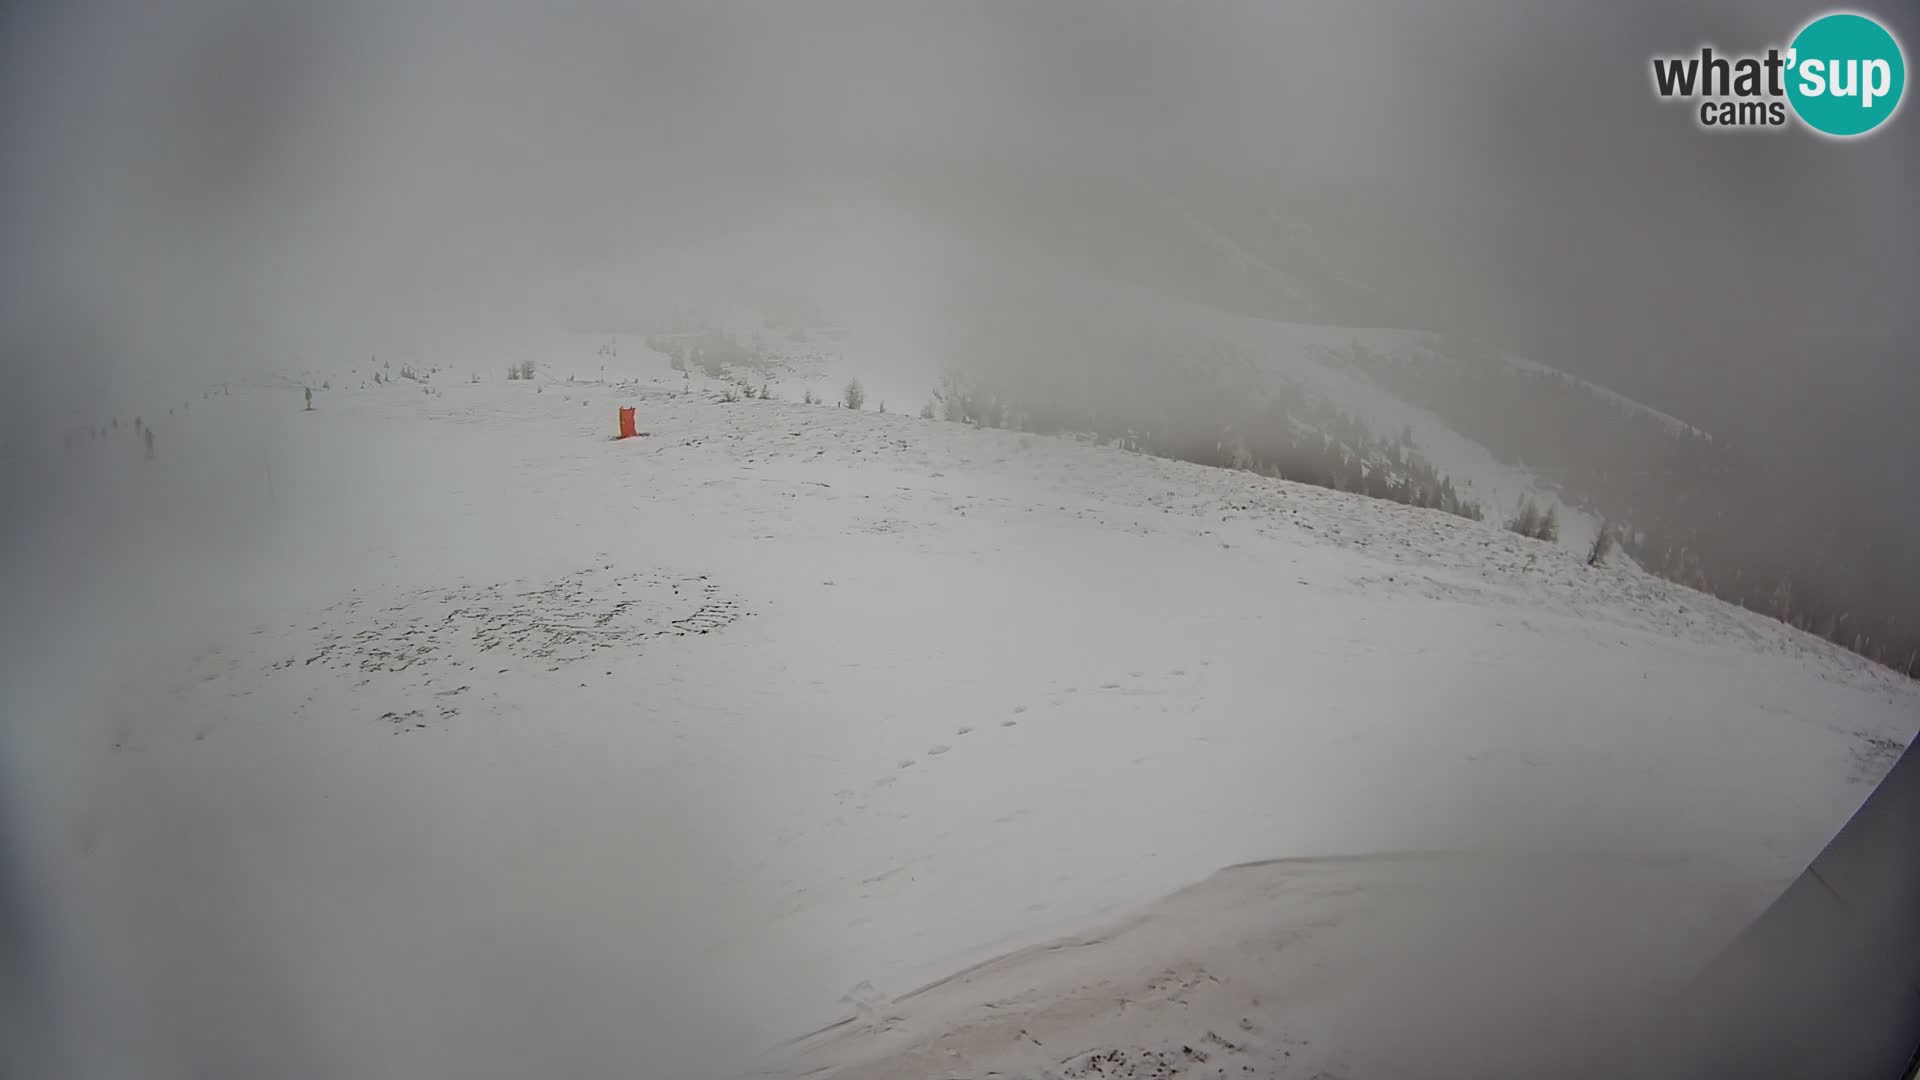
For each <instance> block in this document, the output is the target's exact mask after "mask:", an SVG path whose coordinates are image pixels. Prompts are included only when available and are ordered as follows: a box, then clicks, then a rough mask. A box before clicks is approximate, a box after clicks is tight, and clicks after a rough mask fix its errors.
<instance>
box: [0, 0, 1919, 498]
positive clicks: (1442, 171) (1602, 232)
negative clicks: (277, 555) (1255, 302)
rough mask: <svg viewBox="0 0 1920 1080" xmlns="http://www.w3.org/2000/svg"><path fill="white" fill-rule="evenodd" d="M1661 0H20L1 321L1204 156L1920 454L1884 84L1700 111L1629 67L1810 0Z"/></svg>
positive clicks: (1693, 364) (1908, 217)
mask: <svg viewBox="0 0 1920 1080" xmlns="http://www.w3.org/2000/svg"><path fill="white" fill-rule="evenodd" d="M1679 7H1680V5H1673V4H1668V3H1657V2H1638V0H1636V2H1627V3H1612V4H1604V5H1567V4H1559V3H1546V2H1519V0H1448V2H1438V0H1400V2H1392V3H1389V2H1383V0H1365V2H1360V3H1347V4H1340V5H1313V6H1311V7H1310V8H1298V9H1296V8H1294V7H1291V6H1288V5H1278V4H1260V3H1230V4H1229V3H1180V4H1167V3H1152V2H1145V0H1118V2H1106V0H1102V2H1098V3H1096V2H1091V0H1085V2H1073V3H1064V4H1023V3H986V4H899V3H879V2H873V3H848V2H843V0H830V2H820V3H808V4H791V5H785V4H701V3H691V2H690V3H669V4H645V3H610V2H609V3H598V2H587V3H570V2H560V3H554V4H541V5H530V4H507V3H498V4H489V3H484V2H475V3H454V2H452V0H445V2H401V3H375V2H371V0H364V2H348V3H341V4H324V5H322V4H303V3H291V2H268V3H242V2H237V0H158V2H156V0H119V2H105V3H94V2H85V0H74V2H69V3H52V4H38V5H34V4H25V5H14V6H11V7H10V8H9V10H8V13H7V15H6V16H5V18H6V19H7V22H6V23H5V24H4V26H5V30H4V35H5V37H4V42H5V45H4V47H5V57H4V60H5V62H4V63H0V80H4V82H3V83H0V101H4V102H5V104H4V105H0V109H4V117H5V128H4V133H5V137H6V140H7V147H8V153H7V154H6V155H5V162H4V166H0V167H4V169H5V173H4V187H0V192H4V194H5V204H4V221H5V231H4V234H0V236H4V239H5V241H6V244H5V250H6V254H5V256H3V257H0V258H4V260H5V262H4V264H0V268H3V269H4V273H5V278H4V282H5V286H6V289H5V299H4V303H5V307H4V309H0V317H4V318H5V319H7V320H8V328H9V333H10V334H13V335H14V336H15V337H16V339H17V337H18V334H19V331H18V326H19V325H21V322H22V320H23V319H27V320H28V321H30V322H31V321H32V320H34V319H37V320H39V321H40V322H41V323H44V322H45V320H46V319H47V316H48V313H49V312H58V313H59V314H60V315H61V316H62V317H64V318H65V319H67V320H69V321H71V322H77V323H81V324H84V325H86V326H88V327H89V330H90V332H91V333H93V334H95V335H97V336H98V338H99V341H98V344H97V345H96V346H95V347H94V348H92V349H90V350H75V351H76V352H78V351H87V352H88V353H89V355H92V356H94V357H95V358H96V359H95V360H94V361H93V362H94V363H97V364H107V365H108V366H109V367H111V366H112V364H113V363H124V362H125V360H126V358H125V355H124V354H125V353H126V351H127V350H126V348H125V345H126V338H127V336H128V335H129V334H134V332H133V331H132V330H130V329H128V328H129V327H131V326H134V325H137V326H139V328H140V329H139V331H138V332H137V334H134V336H137V337H138V338H139V340H140V341H141V342H142V343H143V348H144V350H145V352H146V353H147V357H146V359H145V360H144V361H143V363H146V364H148V365H152V364H160V363H165V362H167V361H164V360H162V359H161V357H162V356H169V355H174V354H182V353H211V352H218V351H222V350H239V349H244V348H247V347H249V346H248V345H247V343H248V342H251V341H257V340H259V335H260V334H261V333H262V331H263V328H264V329H265V330H271V329H272V328H273V327H274V326H276V325H278V324H279V323H281V322H284V321H285V320H286V319H288V318H292V317H294V316H295V315H302V316H304V315H310V314H312V313H313V312H314V311H317V310H326V311H331V312H334V313H336V314H341V313H345V314H349V315H351V316H353V317H355V318H357V319H362V320H366V321H371V320H373V319H375V318H376V317H393V318H399V319H402V320H404V319H405V318H407V317H408V316H409V315H410V314H412V313H417V312H420V311H425V310H429V309H431V310H433V311H434V312H436V318H438V317H441V314H443V313H444V314H452V315H454V316H456V317H457V316H458V315H459V313H461V312H462V311H470V312H473V313H474V314H475V316H476V317H478V314H479V313H480V312H486V313H488V314H489V315H491V316H493V317H502V315H503V313H510V312H519V311H523V310H524V311H525V312H526V313H527V314H528V317H537V315H538V312H539V307H538V305H539V302H540V298H541V297H542V295H543V293H545V292H546V291H549V290H554V289H560V288H563V287H566V283H570V282H573V281H577V280H578V279H579V277H580V275H581V274H583V273H585V274H591V273H594V272H597V271H599V270H601V269H604V268H605V267H607V266H609V265H612V264H618V263H641V264H645V263H649V262H650V261H651V262H657V261H658V260H659V258H660V256H661V253H662V252H666V251H672V250H680V249H682V248H684V246H685V245H686V244H697V243H699V242H700V241H701V240H702V238H710V237H711V236H713V235H715V234H717V233H722V232H726V231H727V230H730V229H731V230H735V231H739V230H742V229H746V228H747V227H748V226H749V225H756V226H757V225H763V224H765V223H767V222H770V221H775V220H778V219H779V218H780V217H781V216H782V215H785V214H792V213H797V212H799V211H800V209H802V208H806V207H810V206H812V205H814V204H815V203H816V202H817V201H818V200H820V199H822V198H832V197H835V195H834V193H836V192H837V193H838V194H837V197H838V198H839V199H840V201H841V202H842V203H843V204H846V203H852V204H853V205H856V206H857V205H858V201H859V200H860V199H862V198H867V197H873V198H875V199H878V198H880V197H881V194H880V193H882V192H884V197H885V198H887V199H890V200H895V201H905V202H908V203H911V202H912V201H913V200H914V199H915V197H916V193H915V191H914V190H912V189H913V183H914V181H912V180H908V181H905V182H904V183H903V182H902V181H901V180H900V177H901V176H903V175H905V176H913V175H915V174H913V173H911V172H908V173H904V174H903V173H901V172H899V171H898V170H897V168H896V167H897V166H898V165H899V163H901V162H903V161H909V160H914V159H916V157H917V156H925V155H936V156H939V157H943V158H945V159H947V160H955V161H966V160H978V161H988V162H993V163H995V167H998V168H1002V169H1006V170H1010V171H1012V172H1015V173H1021V172H1025V173H1031V174H1034V175H1040V174H1065V175H1072V176H1075V177H1078V178H1079V179H1078V181H1077V182H1079V183H1081V184H1083V185H1096V184H1099V183H1101V179H1100V178H1101V177H1113V178H1116V179H1115V181H1114V182H1115V183H1118V182H1119V180H1118V179H1117V178H1119V177H1128V178H1129V180H1130V182H1143V181H1144V182H1149V183H1151V184H1154V185H1158V186H1160V187H1162V188H1164V189H1166V190H1169V191H1180V190H1183V187H1182V185H1185V184H1189V183H1191V182H1194V178H1196V177H1199V176H1202V175H1206V176H1210V177H1217V176H1222V175H1224V176H1229V177H1239V178H1242V179H1248V180H1251V181H1254V182H1257V183H1261V184H1271V185H1272V186H1273V187H1274V189H1275V190H1276V192H1285V191H1286V190H1288V189H1289V188H1292V187H1300V188H1305V187H1307V186H1310V185H1319V186H1320V188H1322V189H1324V188H1326V187H1329V186H1331V187H1333V188H1335V189H1339V190H1345V191H1349V192H1351V193H1352V198H1353V199H1354V200H1355V201H1356V202H1357V204H1358V206H1359V207H1360V209H1361V211H1362V212H1363V213H1364V214H1365V215H1366V217H1367V218H1368V219H1370V220H1373V221H1377V222H1379V223H1381V225H1380V227H1381V228H1383V229H1392V230H1396V232H1394V233H1393V235H1395V236H1400V235H1404V237H1405V241H1404V244H1405V250H1404V252H1402V253H1400V254H1403V255H1404V257H1403V258H1400V259H1396V260H1393V261H1394V262H1395V264H1397V265H1402V266H1404V267H1406V268H1408V272H1407V273H1406V274H1404V275H1401V276H1393V277H1387V278H1385V279H1383V280H1382V281H1381V282H1379V283H1377V284H1379V285H1380V287H1381V288H1383V289H1384V290H1385V291H1386V292H1387V293H1388V294H1389V296H1388V298H1389V299H1391V300H1394V301H1405V302H1407V303H1405V304H1403V305H1401V306H1402V307H1409V306H1410V307H1412V308H1413V309H1415V310H1418V311H1423V312H1424V311H1431V312H1435V313H1436V314H1437V316H1440V317H1445V318H1446V319H1448V320H1449V321H1453V322H1456V323H1457V324H1460V325H1467V326H1472V327H1475V328H1478V329H1479V330H1481V331H1482V332H1483V333H1486V334H1488V335H1489V336H1492V337H1495V338H1497V339H1500V340H1503V341H1507V342H1509V343H1511V344H1512V345H1514V346H1515V347H1517V348H1520V349H1522V350H1524V351H1527V352H1529V353H1530V354H1532V355H1534V356H1535V357H1537V358H1539V359H1541V360H1543V361H1546V362H1548V363H1553V364H1557V365H1559V366H1563V367H1567V368H1570V369H1573V370H1577V371H1579V372H1581V373H1583V374H1585V375H1588V376H1589V377H1592V378H1596V379H1598V380H1600V381H1603V382H1607V383H1610V384H1613V385H1616V386H1617V387H1618V388H1620V389H1622V390H1624V391H1626V392H1628V393H1630V394H1634V395H1636V396H1640V397H1643V398H1646V399H1648V400H1650V401H1652V402H1654V403H1655V404H1658V405H1661V406H1663V407H1665V408H1668V409H1669V410H1670V411H1673V412H1676V413H1680V414H1683V415H1686V416H1688V417H1689V418H1693V419H1696V420H1697V421H1698V422H1700V423H1701V424H1703V425H1704V426H1707V427H1709V428H1710V429H1715V430H1719V431H1727V432H1733V433H1735V434H1737V435H1740V436H1744V437H1747V438H1754V439H1764V440H1767V441H1768V442H1769V443H1770V444H1771V445H1775V446H1787V445H1791V446H1794V447H1802V446H1805V447H1815V446H1821V447H1827V448H1829V449H1831V448H1832V447H1834V446H1835V445H1836V444H1838V443H1844V444H1845V445H1846V448H1847V452H1849V453H1853V454H1858V455H1868V456H1873V457H1875V458H1877V459H1882V460H1884V459H1885V457H1886V456H1887V455H1888V454H1894V455H1905V456H1906V460H1908V461H1911V462H1913V463H1914V464H1915V466H1916V467H1920V453H1916V451H1915V444H1916V440H1920V436H1916V435H1914V434H1912V433H1911V432H1910V429H1912V428H1913V427H1914V425H1911V424H1908V423H1906V422H1905V421H1906V418H1907V414H1908V410H1910V408H1911V406H1912V403H1913V402H1914V401H1916V400H1917V399H1920V377H1916V374H1915V364H1914V362H1913V353H1912V348H1911V343H1912V342H1913V341H1914V338H1915V335H1914V331H1915V330H1916V329H1917V328H1920V327H1916V320H1920V316H1916V314H1915V305H1914V303H1913V302H1912V298H1913V297H1914V296H1916V295H1920V289H1916V287H1915V286H1916V263H1920V211H1917V210H1916V209H1915V206H1914V202H1915V200H1914V199H1913V196H1912V193H1913V192H1914V191H1916V190H1920V184H1917V183H1916V181H1920V175H1917V172H1920V126H1916V121H1915V119H1914V117H1913V114H1912V110H1911V108H1907V109H1905V110H1903V113H1902V115H1901V116H1899V117H1897V118H1896V119H1895V121H1894V122H1893V124H1892V125H1891V127H1890V128H1889V129H1887V130H1884V131H1883V132H1882V133H1880V134H1877V135H1875V136H1873V137H1871V138H1868V139H1866V140H1862V141H1855V142H1853V143H1847V144H1841V143H1836V142H1830V141H1825V140H1821V139H1817V138H1814V137H1812V136H1810V135H1808V134H1805V133H1803V132H1789V133H1772V134H1753V135H1709V134H1705V133H1702V132H1700V131H1699V130H1697V129H1696V128H1695V126H1694V124H1693V122H1692V119H1691V116H1690V114H1689V113H1688V112H1687V108H1686V106H1684V105H1677V104H1666V103H1660V102H1657V101H1655V100H1654V99H1653V97H1652V95H1651V93H1650V91H1649V86H1648V77H1647V64H1648V58H1649V56H1650V55H1651V54H1652V53H1653V52H1656V51H1673V52H1680V51H1685V50H1688V49H1691V48H1694V47H1697V46H1698V45H1699V44H1701V43H1703V42H1712V43H1714V44H1716V45H1718V46H1720V47H1722V48H1724V49H1730V50H1731V49H1746V48H1754V49H1758V48H1761V47H1764V46H1766V45H1769V44H1778V43H1784V41H1785V39H1786V38H1787V36H1788V35H1789V34H1790V32H1791V31H1792V30H1793V29H1794V28H1795V27H1797V26H1798V25H1799V24H1800V23H1801V22H1802V21H1804V20H1805V19H1806V18H1807V17H1808V16H1809V15H1811V14H1813V13H1814V9H1813V8H1811V7H1807V6H1805V5H1801V4H1794V3H1783V2H1780V0H1724V2H1717V3H1714V2H1703V3H1697V4H1691V5H1685V8H1686V10H1684V11H1682V10H1673V9H1676V8H1679ZM1876 14H1880V15H1883V16H1891V18H1890V19H1889V21H1890V23H1891V24H1892V25H1894V26H1895V28H1896V32H1897V33H1900V34H1902V36H1903V37H1904V39H1905V40H1907V41H1908V42H1912V41H1916V40H1920V23H1916V21H1915V18H1914V17H1913V16H1912V15H1909V14H1907V13H1906V12H1904V11H1901V12H1894V11H1891V10H1888V11H1881V12H1876ZM903 188H904V190H903ZM1196 190H1197V189H1196ZM843 220H844V219H843ZM876 220H878V219H877V218H876ZM876 227H879V226H876ZM1323 242H1326V243H1331V244H1336V245H1337V244H1338V243H1339V242H1340V240H1339V237H1337V236H1335V237H1333V238H1331V239H1329V240H1325V241H1323ZM895 254H896V255H897V254H898V252H896V253H895ZM767 257H768V258H773V257H774V253H771V252H769V253H767ZM936 258H937V256H936V255H934V254H933V253H931V252H929V253H928V254H927V260H928V261H929V262H931V261H932V260H934V259H936ZM890 269H891V270H893V271H895V272H897V270H898V268H897V267H894V268H890ZM928 273H929V278H930V279H934V280H937V274H935V273H934V272H933V270H932V269H931V268H930V269H929V271H928ZM102 357H117V358H118V359H117V360H113V361H111V362H110V361H108V360H106V359H100V358H102ZM74 362H75V363H76V364H80V363H82V361H80V360H78V359H76V360H75V361H74ZM1789 407H1792V408H1793V409H1806V410H1808V413H1807V414H1808V415H1812V416H1814V417H1817V418H1818V419H1817V423H1816V424H1813V425H1809V424H1807V423H1804V422H1791V421H1790V419H1789V418H1788V417H1787V416H1786V410H1787V409H1788V408H1789ZM1783 424H1787V425H1790V427H1789V430H1785V431H1783V430H1782V425H1783Z"/></svg>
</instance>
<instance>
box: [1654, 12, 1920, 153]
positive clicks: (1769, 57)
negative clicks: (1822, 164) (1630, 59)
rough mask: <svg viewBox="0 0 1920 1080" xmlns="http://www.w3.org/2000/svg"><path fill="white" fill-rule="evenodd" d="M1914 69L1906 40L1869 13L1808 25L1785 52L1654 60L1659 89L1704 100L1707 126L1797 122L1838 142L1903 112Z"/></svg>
mask: <svg viewBox="0 0 1920 1080" xmlns="http://www.w3.org/2000/svg"><path fill="white" fill-rule="evenodd" d="M1906 83H1907V65H1906V60H1905V58H1904V57H1903V56H1902V55H1901V53H1900V43H1899V42H1898V41H1896V40H1894V36H1893V34H1892V33H1890V32H1889V31H1888V30H1887V28H1886V27H1884V26H1882V25H1880V23H1878V22H1876V21H1874V20H1873V19H1871V18H1868V17H1867V16H1865V15H1859V14H1855V13H1853V12H1834V13H1832V14H1828V15H1822V16H1820V17H1819V18H1817V19H1814V20H1813V21H1812V22H1809V23H1807V24H1806V25H1805V26H1803V27H1801V28H1800V31H1799V33H1797V34H1795V35H1794V37H1793V41H1792V42H1791V43H1790V44H1789V45H1787V46H1786V47H1785V48H1781V47H1780V46H1778V45H1774V46H1769V47H1768V48H1767V49H1766V51H1765V52H1755V53H1747V54H1739V53H1733V54H1728V53H1721V52H1718V51H1716V50H1715V49H1714V47H1713V46H1711V45H1703V46H1701V48H1700V52H1699V54H1698V55H1695V56H1656V57H1654V58H1653V91H1654V93H1655V95H1657V96H1659V97H1662V98H1685V99H1690V100H1694V101H1697V102H1699V106H1698V108H1699V111H1698V112H1697V113H1696V117H1697V118H1698V121H1699V124H1700V126H1701V127H1703V128H1706V129H1708V130H1711V131H1723V130H1726V129H1729V128H1732V129H1736V130H1738V129H1748V130H1751V129H1772V130H1776V131H1777V130H1781V129H1783V128H1786V127H1787V126H1788V124H1789V119H1790V117H1794V116H1797V117H1799V118H1800V122H1801V123H1803V124H1805V125H1806V126H1807V127H1809V128H1811V129H1812V130H1814V131H1815V132H1818V133H1819V134H1822V135H1827V136H1831V137H1835V138H1851V137H1853V136H1856V135H1865V134H1866V133H1868V132H1870V131H1873V130H1874V129H1876V128H1878V127H1880V126H1881V125H1882V124H1884V123H1886V122H1887V120H1888V119H1889V118H1890V117H1892V116H1893V114H1894V113H1895V112H1897V111H1898V110H1899V108H1900V98H1901V94H1902V91H1904V90H1905V89H1906Z"/></svg>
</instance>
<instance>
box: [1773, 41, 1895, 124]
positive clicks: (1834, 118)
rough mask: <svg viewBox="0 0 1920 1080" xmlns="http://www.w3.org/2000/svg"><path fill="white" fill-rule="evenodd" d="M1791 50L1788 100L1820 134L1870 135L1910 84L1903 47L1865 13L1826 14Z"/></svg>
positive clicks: (1791, 46) (1803, 119)
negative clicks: (1901, 50) (1901, 48)
mask: <svg viewBox="0 0 1920 1080" xmlns="http://www.w3.org/2000/svg"><path fill="white" fill-rule="evenodd" d="M1789 49H1790V52H1789V54H1788V55H1789V57H1790V59H1789V60H1788V63H1789V64H1790V65H1791V66H1790V68H1789V69H1788V78H1787V100H1788V101H1790V102H1792V104H1793V111H1794V112H1795V113H1798V114H1799V116H1800V119H1801V120H1802V121H1804V122H1805V123H1806V125H1807V126H1808V127H1810V128H1812V129H1814V130H1815V131H1818V132H1821V133H1822V134H1826V135H1834V136H1838V137H1840V138H1846V137H1849V136H1853V135H1865V134H1866V133H1867V132H1869V131H1872V130H1873V129H1874V128H1877V127H1879V126H1880V125H1881V124H1883V123H1885V122H1886V121H1887V118H1888V117H1890V116H1892V115H1893V112H1894V110H1895V109H1897V108H1899V107H1900V92H1901V91H1902V90H1905V89H1906V86H1907V63H1906V60H1905V58H1904V57H1902V56H1901V55H1900V43H1899V42H1897V41H1895V40H1893V35H1892V34H1890V33H1888V32H1887V29H1886V27H1884V26H1881V25H1880V24H1879V23H1877V22H1874V21H1873V20H1872V19H1869V18H1867V17H1866V16H1865V15H1855V14H1852V13H1851V12H1842V13H1838V14H1833V15H1822V16H1821V17H1820V18H1818V19H1815V20H1813V21H1812V22H1810V23H1808V24H1807V25H1806V26H1805V27H1803V28H1802V29H1801V31H1800V33H1799V34H1797V35H1796V36H1795V37H1794V39H1793V42H1792V44H1791V45H1790V46H1789Z"/></svg>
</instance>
